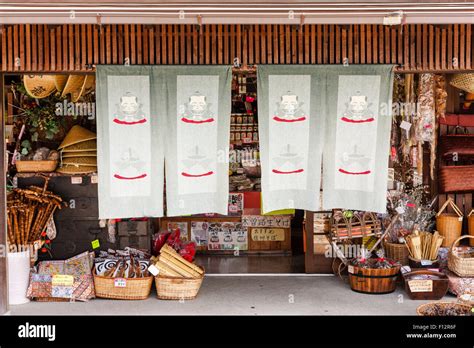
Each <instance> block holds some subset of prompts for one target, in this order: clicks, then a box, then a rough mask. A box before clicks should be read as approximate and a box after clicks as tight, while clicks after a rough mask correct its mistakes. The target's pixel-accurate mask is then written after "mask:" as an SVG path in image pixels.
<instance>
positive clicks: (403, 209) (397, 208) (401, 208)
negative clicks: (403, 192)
mask: <svg viewBox="0 0 474 348" xmlns="http://www.w3.org/2000/svg"><path fill="white" fill-rule="evenodd" d="M395 210H396V212H397V213H398V214H403V213H405V208H403V207H402V206H400V207H396V208H395Z"/></svg>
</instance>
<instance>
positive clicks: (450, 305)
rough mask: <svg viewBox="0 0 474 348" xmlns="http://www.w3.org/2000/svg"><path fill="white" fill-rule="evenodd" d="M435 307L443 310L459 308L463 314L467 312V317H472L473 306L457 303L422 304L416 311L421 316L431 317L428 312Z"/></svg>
mask: <svg viewBox="0 0 474 348" xmlns="http://www.w3.org/2000/svg"><path fill="white" fill-rule="evenodd" d="M433 306H437V307H440V308H441V309H443V310H446V309H450V308H453V309H454V308H459V309H462V310H463V312H465V315H471V308H472V307H471V306H469V305H466V304H461V303H456V302H430V303H425V304H422V305H421V306H418V308H417V309H416V313H417V314H418V315H421V316H430V314H427V311H428V310H429V309H431V308H432V307H433Z"/></svg>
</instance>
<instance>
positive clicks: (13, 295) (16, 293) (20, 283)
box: [8, 250, 30, 305]
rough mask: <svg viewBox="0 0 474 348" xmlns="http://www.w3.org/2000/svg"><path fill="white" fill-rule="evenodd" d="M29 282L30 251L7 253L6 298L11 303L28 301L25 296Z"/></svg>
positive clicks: (17, 303)
mask: <svg viewBox="0 0 474 348" xmlns="http://www.w3.org/2000/svg"><path fill="white" fill-rule="evenodd" d="M29 282H30V251H29V250H26V251H22V252H18V253H8V300H9V303H10V304H11V305H19V304H24V303H28V302H30V300H29V299H28V298H27V297H26V292H27V290H28V284H29Z"/></svg>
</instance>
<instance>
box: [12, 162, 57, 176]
mask: <svg viewBox="0 0 474 348" xmlns="http://www.w3.org/2000/svg"><path fill="white" fill-rule="evenodd" d="M15 165H16V170H17V172H18V173H37V172H41V173H50V172H54V171H55V170H56V167H57V166H58V161H55V160H46V161H16V162H15Z"/></svg>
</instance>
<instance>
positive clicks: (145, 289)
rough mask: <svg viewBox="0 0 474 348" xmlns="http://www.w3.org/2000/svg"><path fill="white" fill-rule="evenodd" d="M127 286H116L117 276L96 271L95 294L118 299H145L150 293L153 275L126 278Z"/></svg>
mask: <svg viewBox="0 0 474 348" xmlns="http://www.w3.org/2000/svg"><path fill="white" fill-rule="evenodd" d="M124 279H125V284H126V285H125V287H117V286H115V285H116V284H115V278H111V277H103V276H99V275H97V273H96V272H95V271H94V285H95V295H96V296H97V297H102V298H112V299H116V300H145V299H146V298H148V296H149V295H150V291H151V285H152V284H153V277H152V276H149V277H144V278H124Z"/></svg>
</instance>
